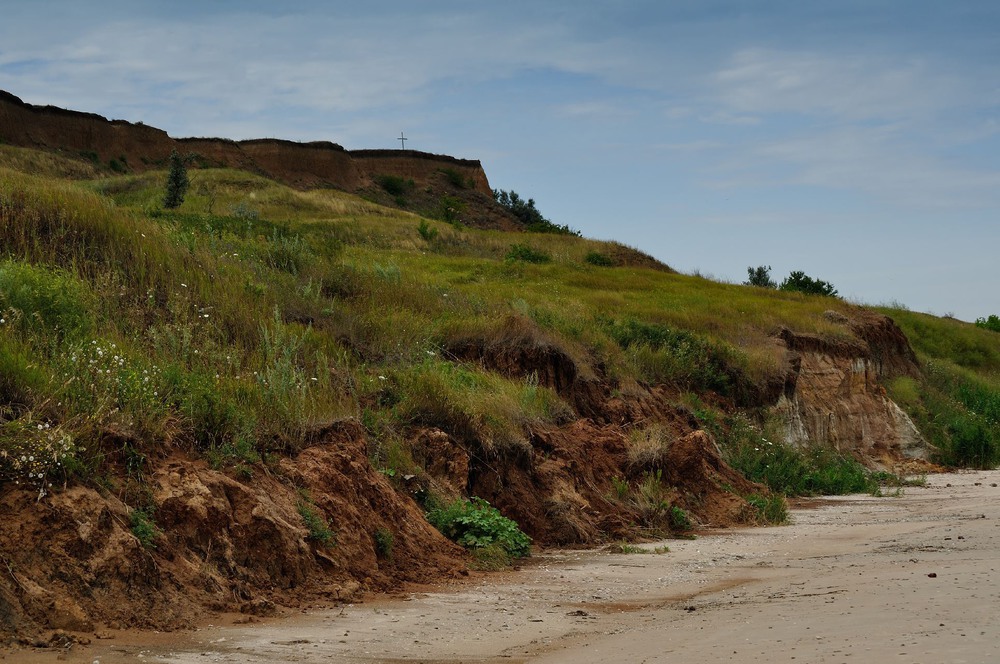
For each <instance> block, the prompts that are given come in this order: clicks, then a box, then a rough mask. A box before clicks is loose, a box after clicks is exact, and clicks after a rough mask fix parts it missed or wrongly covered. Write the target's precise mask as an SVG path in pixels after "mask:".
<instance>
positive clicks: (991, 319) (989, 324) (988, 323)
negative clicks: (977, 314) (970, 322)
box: [976, 314, 1000, 332]
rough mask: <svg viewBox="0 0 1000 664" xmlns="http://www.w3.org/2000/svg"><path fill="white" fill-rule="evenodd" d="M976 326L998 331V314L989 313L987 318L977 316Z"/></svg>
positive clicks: (999, 318) (999, 327)
mask: <svg viewBox="0 0 1000 664" xmlns="http://www.w3.org/2000/svg"><path fill="white" fill-rule="evenodd" d="M976 327H981V328H983V329H984V330H992V331H993V332H1000V316H997V315H996V314H990V315H989V316H988V317H987V318H977V319H976Z"/></svg>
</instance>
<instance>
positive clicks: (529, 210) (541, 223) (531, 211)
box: [493, 189, 580, 235]
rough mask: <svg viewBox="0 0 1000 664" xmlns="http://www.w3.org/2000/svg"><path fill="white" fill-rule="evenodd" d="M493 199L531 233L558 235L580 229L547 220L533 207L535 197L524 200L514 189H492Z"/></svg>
mask: <svg viewBox="0 0 1000 664" xmlns="http://www.w3.org/2000/svg"><path fill="white" fill-rule="evenodd" d="M493 200H495V201H496V202H497V203H499V204H500V206H501V207H503V208H504V209H506V210H507V211H508V212H510V213H511V214H513V215H514V216H515V217H517V219H518V221H520V222H521V223H522V224H524V228H525V230H528V231H531V232H532V233H557V234H559V235H580V231H574V230H573V229H571V228H570V227H569V226H567V225H565V224H563V225H559V224H556V223H554V222H551V221H549V220H548V219H546V218H545V217H543V216H542V213H541V212H539V211H538V208H537V207H535V199H534V198H529V199H528V200H524V199H523V198H521V197H520V196H519V195H518V193H517V192H516V191H513V190H512V191H504V190H503V189H494V190H493Z"/></svg>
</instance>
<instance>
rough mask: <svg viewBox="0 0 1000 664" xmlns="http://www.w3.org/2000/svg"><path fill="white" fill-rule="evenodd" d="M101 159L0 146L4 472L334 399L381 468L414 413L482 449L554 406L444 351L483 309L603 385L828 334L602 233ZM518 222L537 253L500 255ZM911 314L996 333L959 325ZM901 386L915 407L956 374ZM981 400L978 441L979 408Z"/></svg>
mask: <svg viewBox="0 0 1000 664" xmlns="http://www.w3.org/2000/svg"><path fill="white" fill-rule="evenodd" d="M96 175H97V174H96V173H94V172H93V170H92V169H91V168H90V166H89V165H87V164H81V163H80V162H77V161H71V160H65V159H61V158H59V157H57V156H53V155H49V154H42V153H35V152H32V151H28V150H20V149H15V148H9V147H2V146H0V256H3V257H5V258H3V259H2V262H0V316H2V317H3V319H4V321H3V323H2V324H0V363H2V366H0V408H2V410H0V455H3V456H0V472H2V473H3V477H5V478H6V479H8V480H14V481H19V482H27V483H28V484H29V485H31V486H40V485H41V486H44V485H45V484H48V483H49V482H50V481H52V480H54V479H55V478H58V477H61V476H63V475H64V473H65V469H66V468H67V466H68V467H70V469H71V470H73V471H75V472H80V473H82V474H87V473H93V472H96V471H97V470H98V469H99V468H100V466H101V464H102V463H103V462H104V461H106V459H107V458H108V457H112V458H114V459H124V462H125V463H130V464H136V465H137V466H138V467H141V465H142V464H143V463H145V459H147V458H148V456H149V455H151V454H155V453H156V452H157V451H158V450H161V449H163V448H164V447H165V446H168V445H175V444H178V445H186V446H190V447H192V448H193V449H196V450H199V451H201V452H202V453H204V454H206V455H207V456H208V457H209V459H210V460H212V461H213V462H215V463H218V464H220V465H232V466H237V467H243V468H246V467H249V466H252V465H253V464H255V463H258V462H259V461H260V460H261V459H262V458H264V457H266V456H267V455H268V454H271V453H282V452H285V451H288V450H293V449H297V448H300V447H301V446H303V445H306V444H308V443H309V442H310V441H311V440H313V439H314V438H315V437H316V436H318V435H321V432H322V431H323V429H324V427H326V426H328V425H329V424H330V423H332V422H335V421H336V420H338V419H340V418H344V417H358V418H360V419H361V421H362V422H363V423H364V424H365V426H366V428H367V430H368V432H369V436H370V452H371V456H372V460H373V462H374V463H375V464H377V465H378V466H380V467H385V468H392V469H400V470H406V468H407V466H409V465H411V464H412V461H410V460H409V456H408V452H407V449H406V444H405V440H406V434H407V431H408V428H409V427H411V426H412V425H415V424H430V425H437V426H441V427H442V428H445V429H446V430H449V431H453V432H456V431H457V432H460V433H462V434H463V435H464V436H465V437H466V438H467V439H469V440H471V441H474V443H475V444H477V445H479V446H480V447H481V448H482V450H483V451H485V452H488V453H500V452H502V451H503V449H505V448H508V447H514V448H517V447H523V446H524V445H526V444H527V441H526V432H527V431H528V430H529V428H530V427H531V426H532V425H533V424H534V423H538V422H556V421H563V420H565V419H566V418H567V417H571V416H572V413H571V412H570V409H569V407H568V406H567V405H566V404H565V403H564V402H563V401H562V400H561V399H560V398H559V396H558V395H556V394H555V393H554V392H552V391H551V390H549V389H546V388H545V387H541V386H539V385H537V383H536V381H535V380H533V379H532V378H531V377H528V378H526V379H509V378H504V377H501V376H499V375H496V374H493V373H489V372H486V371H484V370H483V369H482V368H481V367H480V366H478V365H476V364H465V363H458V362H452V361H449V360H448V359H447V357H448V356H447V353H446V352H445V351H446V349H448V348H449V347H450V346H451V344H453V343H454V342H455V341H456V340H460V339H468V338H470V337H471V338H478V339H482V340H485V341H486V342H489V343H506V342H509V339H506V340H505V339H504V338H503V334H502V332H501V331H502V330H510V329H512V328H514V329H517V330H519V336H518V337H517V338H518V339H519V343H531V342H533V341H539V342H540V341H544V342H545V343H547V344H550V345H553V346H555V347H557V348H559V349H560V350H561V351H563V352H564V353H565V354H566V355H568V356H569V357H571V358H573V359H574V361H575V362H576V364H577V366H578V368H579V370H580V371H581V373H583V374H584V375H588V374H589V375H595V376H596V375H598V374H600V375H601V376H603V377H605V378H607V379H609V380H611V381H612V382H613V383H614V384H616V385H618V386H619V387H620V388H622V389H626V388H627V386H628V385H629V384H631V383H634V381H640V382H649V383H667V384H671V385H674V386H675V387H677V388H678V389H680V390H688V391H691V392H694V393H699V392H704V391H706V390H708V389H709V388H712V389H715V390H717V391H722V392H726V391H727V389H731V386H732V384H733V380H735V379H734V377H735V378H737V379H739V380H741V381H743V382H744V383H745V384H750V385H753V384H762V383H763V382H765V381H766V380H767V379H768V377H770V376H773V375H774V374H775V373H776V372H777V371H778V369H779V367H778V359H779V358H778V354H777V352H778V351H777V349H776V346H775V345H774V344H773V342H772V341H771V340H770V335H771V334H772V333H773V332H774V331H775V330H776V329H777V328H778V327H780V326H786V327H789V328H792V329H795V330H796V331H798V332H804V333H814V334H820V335H825V336H837V335H842V334H844V333H843V331H842V330H841V328H840V327H838V326H835V325H833V324H831V323H830V322H828V320H827V318H826V317H824V316H823V312H824V311H826V310H828V309H835V310H843V311H846V310H848V309H850V308H851V305H849V304H847V303H844V302H842V301H840V300H835V299H829V298H814V297H805V296H801V295H797V294H790V293H781V292H777V291H769V290H762V289H756V288H746V287H741V286H735V285H729V284H721V283H717V282H713V281H709V280H705V279H702V278H699V277H691V276H685V275H679V274H673V273H670V272H666V271H655V270H650V269H641V268H633V267H598V266H595V265H592V264H591V263H589V262H588V261H587V256H588V254H593V253H594V252H598V253H602V254H605V255H608V256H616V255H619V254H620V252H621V247H620V246H615V245H611V244H607V243H602V242H596V241H591V240H586V239H581V238H576V237H572V236H556V235H533V234H523V235H522V234H519V235H517V236H516V237H515V236H511V235H507V234H503V233H498V232H490V231H477V230H471V229H459V228H455V227H452V226H449V225H447V224H443V223H440V222H433V221H431V222H429V229H431V231H432V232H433V231H436V232H437V234H436V236H435V237H430V236H429V234H428V233H427V232H425V233H424V234H421V233H420V232H419V231H418V225H419V224H420V222H421V219H420V218H418V217H416V216H414V215H412V214H409V213H406V212H402V211H399V210H394V209H387V208H383V207H380V206H377V205H375V204H373V203H369V202H366V201H363V200H361V199H358V198H356V197H353V196H350V195H347V194H344V193H341V192H337V191H330V190H321V191H311V192H298V191H293V190H291V189H288V188H286V187H283V186H281V185H278V184H276V183H273V182H271V181H268V180H265V179H262V178H259V177H256V176H253V175H249V174H246V173H242V172H236V171H230V170H199V171H195V172H193V173H192V176H193V177H192V187H191V191H190V193H189V195H188V198H187V200H186V202H185V204H184V205H183V206H182V207H181V208H180V210H178V211H176V212H163V211H161V210H159V209H158V208H159V199H160V197H161V195H162V189H161V187H162V182H163V181H164V179H165V174H164V173H163V172H150V173H146V174H143V175H141V176H131V175H125V176H116V177H100V178H98V177H96ZM513 244H524V245H528V246H530V247H531V248H533V249H534V250H535V251H538V252H542V253H544V254H546V255H548V256H549V257H550V258H551V260H550V261H549V262H546V263H541V264H532V263H525V262H523V261H514V260H508V259H506V256H507V255H508V252H509V251H510V250H511V246H512V245H513ZM897 313H898V312H894V315H897ZM897 317H899V316H898V315H897ZM913 320H914V321H917V320H918V319H917V318H914V319H913ZM900 322H901V323H903V324H904V328H905V329H906V330H907V332H908V333H913V334H916V335H917V336H918V339H917V340H916V342H917V347H918V348H920V349H921V350H922V352H923V353H924V357H925V358H927V359H933V360H935V361H936V362H938V361H939V363H940V364H941V365H942V366H944V367H945V371H946V373H947V375H948V376H961V377H963V380H966V381H967V382H970V384H975V385H977V386H985V387H983V389H985V390H986V394H987V395H988V396H989V395H995V394H996V393H997V392H996V387H997V383H996V378H995V375H996V374H995V368H996V363H995V362H994V361H993V360H991V361H990V362H987V363H985V364H974V363H970V362H964V364H963V360H960V359H958V355H957V353H958V351H957V350H955V348H957V347H955V348H953V347H950V346H947V344H944V345H941V344H939V345H937V346H933V347H932V346H928V347H927V348H924V346H922V345H921V342H920V339H919V335H921V334H923V332H922V331H921V330H920V329H919V328H918V323H917V322H913V321H910V319H909V318H907V317H905V316H904V317H903V319H902V320H901V321H900ZM927 324H928V325H932V326H938V327H934V328H933V329H934V330H939V329H940V330H942V331H941V332H940V335H942V336H943V337H944V338H946V339H956V340H957V339H959V338H964V336H962V335H968V334H971V335H973V336H972V337H970V338H974V339H975V343H976V344H980V345H985V346H987V347H992V348H994V350H995V346H990V343H989V342H990V341H992V339H988V338H987V337H983V336H981V335H979V332H978V331H977V332H969V330H970V329H971V326H962V325H958V324H954V325H953V324H951V323H948V324H947V325H949V326H950V327H947V328H945V327H940V326H942V325H945V323H942V322H941V321H940V320H939V319H932V323H927ZM987 334H988V333H987ZM911 338H912V336H911ZM928 343H930V342H929V341H928ZM942 343H943V342H942ZM948 343H952V342H948ZM954 343H956V344H957V343H959V342H958V341H955V342H954ZM963 348H964V346H963ZM935 366H937V365H935ZM963 366H964V368H962V367H963ZM930 375H931V376H932V378H933V376H935V375H936V374H935V373H934V372H931V374H930ZM898 387H899V390H900V391H901V392H902V391H904V390H905V389H906V388H907V385H903V384H901V385H899V386H898ZM910 387H911V388H912V389H911V391H912V392H914V393H915V394H916V396H915V397H913V399H911V400H910V401H907V403H908V404H909V405H910V406H911V408H912V409H913V410H914V412H917V410H918V408H924V410H925V411H926V417H924V418H923V419H920V420H919V421H920V422H921V423H922V424H924V425H925V426H936V425H935V424H934V418H935V417H936V413H938V412H942V411H941V409H942V408H943V406H942V405H941V404H942V403H943V402H944V401H947V399H946V397H948V398H950V397H949V396H948V395H951V394H953V393H955V392H956V390H957V389H958V388H948V387H941V386H938V384H937V383H935V382H934V381H933V380H928V381H927V382H926V383H924V384H921V385H917V386H910ZM932 390H937V392H933V391H932ZM949 390H951V391H949ZM934 395H939V396H940V398H938V399H937V400H936V401H935V398H936V397H935V396H934ZM904 396H905V395H904ZM989 398H993V397H992V396H989ZM904 400H905V399H904ZM949 403H950V402H949ZM966 410H968V408H966ZM963 413H964V411H963V412H958V413H957V414H954V417H953V419H954V420H955V421H956V422H959V424H958V425H955V426H953V427H952V428H951V429H949V428H948V426H943V427H938V430H935V431H936V433H935V436H936V438H935V440H936V441H937V442H938V443H939V444H941V445H942V448H943V449H946V450H947V449H950V448H949V446H950V445H951V440H952V438H954V437H955V436H957V435H959V434H956V433H955V432H956V431H959V428H961V427H962V426H966V425H967V424H968V422H970V421H971V420H970V417H971V416H969V415H968V413H964V414H963ZM977 417H978V416H977ZM984 417H985V416H984ZM989 417H992V415H990V416H989ZM980 419H982V418H980ZM983 421H984V422H985V425H984V426H986V429H985V431H987V434H984V435H988V436H989V437H990V438H989V440H990V441H993V440H994V439H993V438H992V436H993V435H994V434H993V432H994V430H995V428H996V425H995V420H983ZM970 426H971V425H970ZM956 427H958V428H956ZM962 435H965V434H962ZM969 435H971V436H975V432H973V433H971V434H969ZM996 440H997V441H1000V437H998V438H996ZM990 444H991V445H992V444H993V443H992V442H991V443H990ZM992 449H994V447H990V450H992ZM955 458H956V459H958V457H955Z"/></svg>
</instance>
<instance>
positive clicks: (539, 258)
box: [505, 244, 552, 264]
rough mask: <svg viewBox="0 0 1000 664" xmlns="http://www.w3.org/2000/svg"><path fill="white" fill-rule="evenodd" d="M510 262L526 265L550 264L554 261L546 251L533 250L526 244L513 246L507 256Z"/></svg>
mask: <svg viewBox="0 0 1000 664" xmlns="http://www.w3.org/2000/svg"><path fill="white" fill-rule="evenodd" d="M505 258H506V260H508V261H523V262H525V263H536V264H537V263H548V262H550V261H551V260H552V257H551V256H549V255H548V254H547V253H545V252H544V251H539V250H537V249H532V248H531V247H529V246H528V245H526V244H513V245H511V247H510V250H508V251H507V255H506V256H505Z"/></svg>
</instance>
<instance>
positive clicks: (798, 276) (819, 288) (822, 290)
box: [778, 270, 837, 297]
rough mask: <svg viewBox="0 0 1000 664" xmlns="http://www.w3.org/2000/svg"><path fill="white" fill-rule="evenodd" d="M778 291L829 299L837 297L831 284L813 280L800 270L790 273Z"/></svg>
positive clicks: (835, 290)
mask: <svg viewBox="0 0 1000 664" xmlns="http://www.w3.org/2000/svg"><path fill="white" fill-rule="evenodd" d="M778 289H779V290H783V291H798V292H799V293H807V294H809V295H826V296H829V297H835V296H836V295H837V289H836V288H834V287H833V284H831V283H830V282H828V281H823V280H822V279H813V278H812V277H810V276H809V275H807V274H806V273H805V272H802V271H801V270H794V271H792V272H791V273H790V274H789V275H788V276H787V277H785V280H784V281H782V282H781V285H780V286H778Z"/></svg>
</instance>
